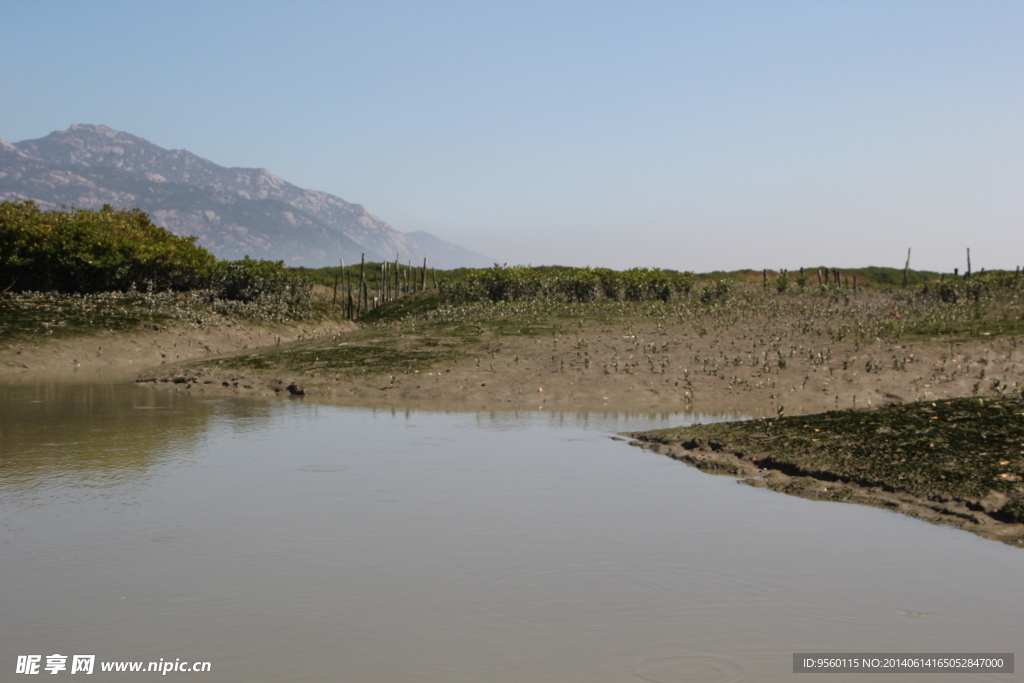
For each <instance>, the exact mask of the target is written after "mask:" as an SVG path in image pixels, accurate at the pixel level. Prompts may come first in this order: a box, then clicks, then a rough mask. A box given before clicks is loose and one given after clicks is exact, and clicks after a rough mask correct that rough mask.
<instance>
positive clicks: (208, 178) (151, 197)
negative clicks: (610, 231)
mask: <svg viewBox="0 0 1024 683" xmlns="http://www.w3.org/2000/svg"><path fill="white" fill-rule="evenodd" d="M18 199H31V200H33V201H35V202H36V203H37V204H39V205H40V206H41V207H43V208H47V209H53V208H60V207H63V206H74V207H77V208H99V207H101V206H102V205H103V204H110V205H112V206H113V207H114V208H121V207H126V208H139V209H142V210H143V211H145V212H146V213H148V214H149V215H150V216H151V218H152V219H153V222H154V223H156V224H157V225H160V226H163V227H165V228H167V229H168V230H170V231H171V232H174V233H176V234H179V235H195V236H196V237H197V238H198V239H197V241H198V243H199V244H201V245H203V246H204V247H206V248H207V249H209V250H210V251H212V252H213V253H214V254H216V255H217V256H218V257H220V258H224V259H240V258H242V257H243V256H245V255H249V256H252V257H253V258H266V259H272V260H275V261H276V260H283V261H285V262H286V263H287V264H288V265H290V266H309V267H320V266H326V265H335V264H337V263H338V259H342V258H343V259H345V262H346V263H354V262H357V261H359V258H360V254H362V253H365V254H366V258H367V260H370V261H382V260H388V261H391V260H394V258H395V256H396V255H399V257H400V258H401V260H402V261H409V260H412V261H413V262H416V263H422V260H423V258H424V257H426V258H427V259H428V260H429V263H430V265H433V266H436V267H438V268H456V267H464V266H466V267H474V266H478V267H483V266H488V265H491V264H492V263H493V261H492V260H491V259H488V258H487V257H485V256H482V255H480V254H477V253H475V252H472V251H470V250H468V249H465V248H463V247H460V246H458V245H456V244H452V243H450V242H445V241H444V240H442V239H440V238H438V237H435V236H434V235H431V234H429V233H426V232H412V233H402V232H399V231H398V230H395V229H394V228H392V227H391V226H390V225H388V224H387V223H385V222H384V221H382V220H380V219H379V218H377V217H376V216H374V215H373V214H372V213H370V212H369V211H367V210H366V209H364V208H363V207H362V206H360V205H359V204H351V203H349V202H346V201H345V200H343V199H340V198H339V197H335V196H334V195H332V194H328V193H326V192H317V191H314V190H305V189H303V188H301V187H297V186H295V185H292V184H291V183H289V182H286V181H285V180H282V179H281V178H279V177H278V176H276V175H274V174H273V173H271V172H270V171H268V170H266V169H262V168H226V167H224V166H219V165H218V164H215V163H213V162H212V161H209V160H208V159H204V158H202V157H200V156H197V155H195V154H193V153H191V152H189V151H187V150H183V149H174V150H168V149H164V148H163V147H160V146H158V145H154V144H153V143H151V142H149V141H148V140H144V139H143V138H140V137H137V136H135V135H131V134H129V133H122V132H119V131H115V130H113V129H111V128H108V127H106V126H92V125H74V126H71V127H70V128H69V129H68V130H66V131H54V132H53V133H50V134H49V135H47V136H46V137H44V138H40V139H38V140H25V141H23V142H18V143H14V144H11V143H9V142H7V141H5V140H3V139H0V201H6V200H18Z"/></svg>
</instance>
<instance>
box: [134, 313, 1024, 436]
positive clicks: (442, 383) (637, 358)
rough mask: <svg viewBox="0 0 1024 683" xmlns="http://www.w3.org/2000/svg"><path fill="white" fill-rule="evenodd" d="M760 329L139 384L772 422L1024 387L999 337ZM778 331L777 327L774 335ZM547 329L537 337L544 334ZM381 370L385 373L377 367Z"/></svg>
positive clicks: (612, 326)
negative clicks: (781, 414)
mask: <svg viewBox="0 0 1024 683" xmlns="http://www.w3.org/2000/svg"><path fill="white" fill-rule="evenodd" d="M766 327H767V325H766V322H765V321H751V322H750V323H747V324H743V323H738V324H735V325H733V326H731V328H730V329H729V330H722V331H717V332H715V331H701V330H699V329H694V327H693V325H692V324H688V323H678V324H666V323H663V322H654V321H617V322H615V323H607V322H600V323H595V322H588V321H586V320H582V321H576V322H575V323H564V322H562V323H560V322H551V323H548V324H545V325H538V326H537V327H535V328H533V329H531V334H529V335H510V334H507V333H506V332H505V331H501V330H493V329H487V328H486V327H485V328H483V329H482V330H481V331H480V332H479V333H477V334H474V335H472V336H471V338H468V339H467V338H466V336H464V335H463V336H458V335H455V334H453V333H451V331H450V330H446V329H430V328H429V327H425V326H424V327H421V329H420V330H419V331H417V332H411V331H409V330H406V329H370V330H362V331H359V332H352V333H347V334H341V335H336V336H334V337H330V338H328V337H326V336H324V335H321V336H320V337H319V338H318V339H316V340H308V341H299V342H296V343H293V344H282V345H281V346H280V347H278V346H274V347H271V348H263V349H259V350H252V349H250V350H248V351H245V352H244V353H242V354H235V355H233V356H232V357H230V358H228V357H219V358H207V359H205V360H203V361H202V362H197V363H188V364H180V363H172V362H168V363H165V364H163V365H161V366H160V367H157V368H154V369H152V370H150V371H147V372H143V373H142V374H141V375H139V377H138V380H137V381H139V382H145V383H154V384H157V385H163V386H168V387H169V388H173V389H174V390H177V391H185V392H191V393H205V394H240V395H253V396H274V395H290V396H296V395H300V396H304V397H306V398H307V399H313V400H327V401H331V402H334V403H341V404H352V405H393V406H409V407H425V408H429V407H431V406H433V405H446V406H462V408H463V409H465V410H480V409H484V410H495V409H528V410H536V409H547V410H578V409H597V410H615V411H626V412H628V411H636V410H643V411H657V412H697V413H704V414H729V415H735V416H737V417H761V416H766V415H772V416H774V415H775V414H776V412H777V410H778V409H779V407H780V406H782V407H783V408H784V410H785V412H786V413H788V414H801V413H814V412H821V411H825V410H835V409H839V408H858V409H859V408H872V407H878V406H883V405H888V404H891V403H903V402H907V401H914V400H919V399H920V400H924V399H943V398H949V397H955V396H970V395H989V394H991V393H992V392H993V387H995V389H996V390H998V389H999V388H1007V389H1012V388H1014V387H1018V386H1020V385H1021V384H1024V349H1022V348H1020V347H1019V346H1018V345H1017V343H1016V341H1015V340H1010V339H1006V338H1001V337H995V338H988V337H980V338H975V339H964V338H960V339H913V338H911V339H907V338H904V339H899V340H893V339H890V340H883V339H880V338H875V339H872V340H871V341H869V342H866V343H862V342H859V341H856V340H835V341H831V340H829V339H822V338H821V337H820V336H818V335H815V334H813V333H812V334H800V333H799V332H794V331H793V330H792V329H788V330H787V329H776V330H771V329H767V330H766ZM780 327H781V326H780ZM538 328H540V329H538ZM378 361H379V362H378Z"/></svg>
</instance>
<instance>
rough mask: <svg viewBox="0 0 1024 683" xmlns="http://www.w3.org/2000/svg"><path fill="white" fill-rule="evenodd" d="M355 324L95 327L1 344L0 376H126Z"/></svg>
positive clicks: (15, 379) (0, 378)
mask: <svg viewBox="0 0 1024 683" xmlns="http://www.w3.org/2000/svg"><path fill="white" fill-rule="evenodd" d="M353 327H355V326H354V325H352V324H351V323H338V322H329V321H321V322H317V323H306V324H294V325H257V324H250V323H246V322H244V321H226V322H223V323H219V324H213V325H204V326H196V325H190V324H187V323H183V322H182V323H169V324H167V325H155V326H150V327H148V328H139V329H137V330H134V331H132V332H110V331H108V330H101V331H97V332H95V333H93V334H88V335H82V336H77V337H71V338H64V339H56V340H50V339H40V340H38V341H28V340H25V341H19V342H14V343H11V344H8V345H7V346H6V347H0V381H3V382H32V381H37V380H39V379H41V378H44V377H45V378H47V379H69V380H70V379H94V378H100V377H102V378H108V379H125V380H130V379H132V378H133V377H135V376H136V375H138V374H139V373H140V372H142V371H144V370H147V369H153V368H159V367H161V366H165V365H167V364H172V363H180V362H182V361H188V360H194V359H199V358H205V357H209V356H215V355H220V354H230V353H238V352H244V351H246V350H247V349H250V348H256V347H260V346H264V345H267V344H272V343H276V338H278V337H280V339H281V341H282V343H286V342H293V341H299V340H306V339H315V338H317V337H319V336H321V335H324V334H328V335H330V334H337V333H340V332H344V331H346V330H349V329H352V328H353Z"/></svg>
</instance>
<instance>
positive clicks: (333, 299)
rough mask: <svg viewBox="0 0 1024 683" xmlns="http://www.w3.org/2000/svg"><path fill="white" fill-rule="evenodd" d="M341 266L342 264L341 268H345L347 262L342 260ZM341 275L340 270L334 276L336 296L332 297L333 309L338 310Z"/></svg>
mask: <svg viewBox="0 0 1024 683" xmlns="http://www.w3.org/2000/svg"><path fill="white" fill-rule="evenodd" d="M341 264H342V265H341V267H342V268H344V267H345V261H344V260H342V262H341ZM340 274H341V271H340V270H339V271H338V272H336V273H335V274H334V296H332V297H331V308H337V307H338V275H340Z"/></svg>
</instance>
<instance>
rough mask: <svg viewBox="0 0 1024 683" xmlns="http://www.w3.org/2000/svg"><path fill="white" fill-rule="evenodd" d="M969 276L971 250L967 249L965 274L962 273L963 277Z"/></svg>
mask: <svg viewBox="0 0 1024 683" xmlns="http://www.w3.org/2000/svg"><path fill="white" fill-rule="evenodd" d="M970 276H971V248H970V247H967V272H966V273H964V277H965V278H966V277H970Z"/></svg>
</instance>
